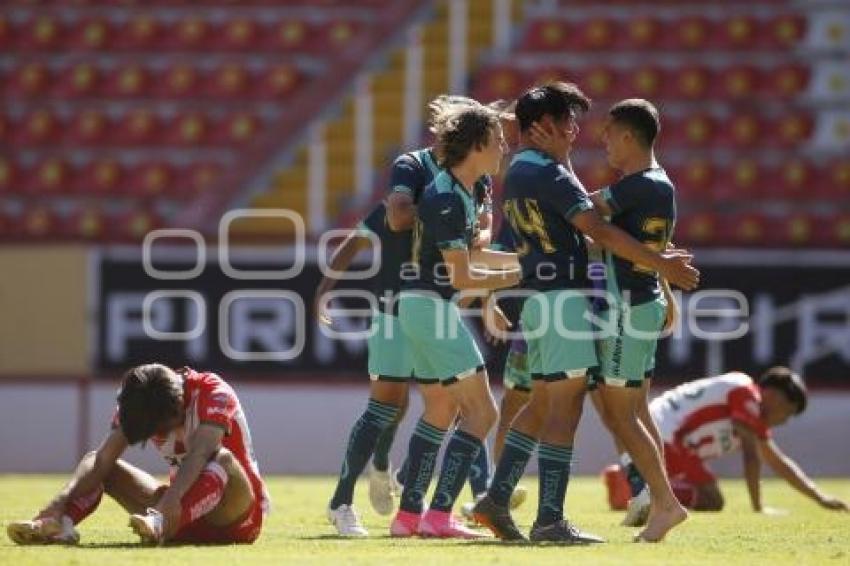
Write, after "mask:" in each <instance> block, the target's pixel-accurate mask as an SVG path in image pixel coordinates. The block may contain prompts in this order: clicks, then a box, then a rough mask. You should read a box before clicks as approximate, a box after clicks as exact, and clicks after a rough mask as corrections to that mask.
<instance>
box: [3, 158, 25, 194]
mask: <svg viewBox="0 0 850 566" xmlns="http://www.w3.org/2000/svg"><path fill="white" fill-rule="evenodd" d="M20 177H21V175H20V170H19V167H18V165H17V164H16V163H15V162H14V161H12V160H11V159H7V158H6V157H3V156H0V194H7V193H11V192H14V191H15V190H16V189H17V183H18V180H19V179H20Z"/></svg>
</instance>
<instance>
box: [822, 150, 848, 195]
mask: <svg viewBox="0 0 850 566" xmlns="http://www.w3.org/2000/svg"><path fill="white" fill-rule="evenodd" d="M829 171H830V175H829V177H830V179H829V182H828V187H829V189H828V191H827V194H826V195H824V196H826V197H827V198H829V199H830V200H831V201H833V200H837V201H839V202H847V200H850V160H847V159H843V160H838V161H836V162H835V163H833V164H832V165H831V166H830V168H829Z"/></svg>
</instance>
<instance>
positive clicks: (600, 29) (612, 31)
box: [567, 18, 622, 50]
mask: <svg viewBox="0 0 850 566" xmlns="http://www.w3.org/2000/svg"><path fill="white" fill-rule="evenodd" d="M618 27H619V26H618V25H617V23H616V22H615V21H613V20H609V19H605V18H591V19H589V20H587V21H585V22H582V23H581V24H580V25H579V27H578V29H577V30H576V31H577V32H578V33H574V34H573V35H572V36H571V37H570V38H568V39H567V44H568V45H569V46H571V47H576V48H578V49H587V50H600V49H610V48H611V47H613V46H614V42H615V39H616V37H617V36H618V35H620V34H621V33H622V32H621V30H619V29H618ZM573 38H574V39H573Z"/></svg>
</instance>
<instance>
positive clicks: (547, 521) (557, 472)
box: [535, 442, 573, 526]
mask: <svg viewBox="0 0 850 566" xmlns="http://www.w3.org/2000/svg"><path fill="white" fill-rule="evenodd" d="M572 458H573V448H572V446H558V445H555V444H547V443H545V442H541V443H540V446H539V447H538V449H537V461H538V466H539V468H540V495H539V500H538V503H537V520H536V521H535V523H536V524H537V525H541V526H543V525H551V524H552V523H555V522H557V521H560V520H561V519H563V518H564V499H565V498H566V496H567V484H568V483H569V481H570V466H571V464H572Z"/></svg>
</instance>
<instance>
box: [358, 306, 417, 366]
mask: <svg viewBox="0 0 850 566" xmlns="http://www.w3.org/2000/svg"><path fill="white" fill-rule="evenodd" d="M367 344H368V346H369V364H368V365H369V378H370V379H372V380H373V381H378V380H380V381H407V380H408V379H410V378H411V377H412V376H413V356H412V354H411V352H410V346H409V345H408V343H407V338H406V337H405V336H404V332H402V330H401V324H400V323H399V320H398V317H397V316H395V315H392V314H387V313H385V312H381V311H378V312H376V313H375V314H373V315H372V328H371V329H370V334H369V339H368V341H367Z"/></svg>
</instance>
